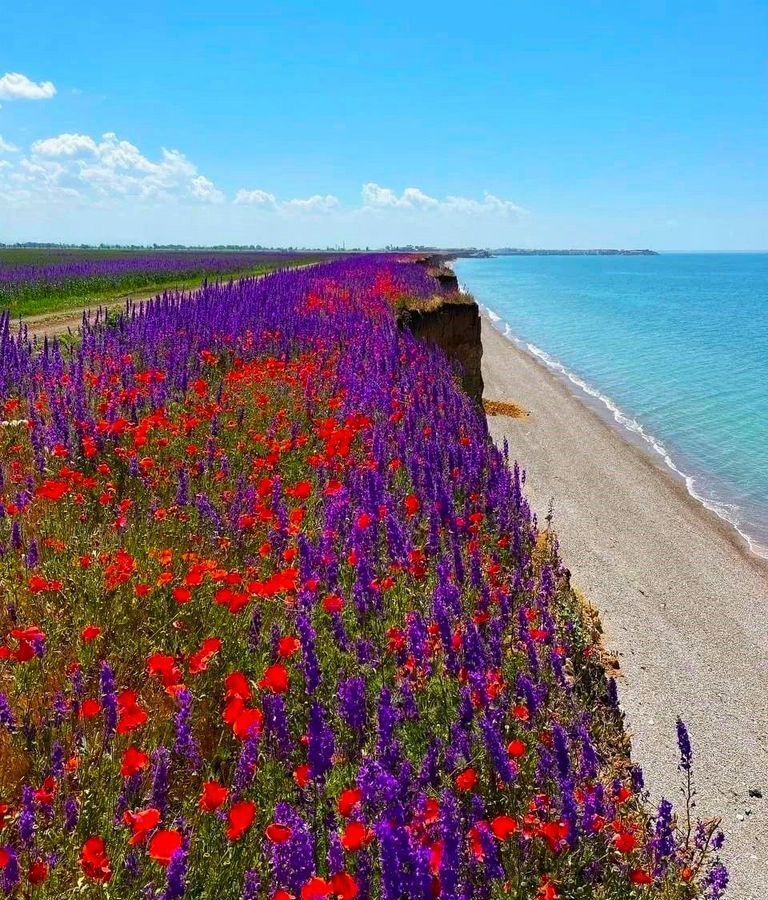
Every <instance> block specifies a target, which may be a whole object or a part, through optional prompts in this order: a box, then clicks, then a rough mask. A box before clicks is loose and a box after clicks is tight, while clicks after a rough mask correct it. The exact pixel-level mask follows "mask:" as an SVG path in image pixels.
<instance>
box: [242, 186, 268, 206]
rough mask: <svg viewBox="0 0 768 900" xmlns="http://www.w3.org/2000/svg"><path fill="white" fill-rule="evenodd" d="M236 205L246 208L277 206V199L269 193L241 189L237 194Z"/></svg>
mask: <svg viewBox="0 0 768 900" xmlns="http://www.w3.org/2000/svg"><path fill="white" fill-rule="evenodd" d="M235 203H238V204H243V205H246V206H277V197H275V195H274V194H269V193H267V191H259V190H255V191H247V190H245V189H244V188H241V189H240V190H239V191H238V192H237V193H236V194H235Z"/></svg>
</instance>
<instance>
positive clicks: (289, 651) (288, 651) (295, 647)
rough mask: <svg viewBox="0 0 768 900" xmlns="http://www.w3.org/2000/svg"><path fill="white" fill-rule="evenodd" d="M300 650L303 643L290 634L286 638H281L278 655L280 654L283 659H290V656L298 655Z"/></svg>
mask: <svg viewBox="0 0 768 900" xmlns="http://www.w3.org/2000/svg"><path fill="white" fill-rule="evenodd" d="M300 649H301V641H299V639H298V638H297V637H295V636H294V635H292V634H288V635H286V636H285V637H281V638H280V643H279V644H278V653H279V654H280V658H281V659H288V657H289V656H293V654H294V653H297V652H298V651H299V650H300Z"/></svg>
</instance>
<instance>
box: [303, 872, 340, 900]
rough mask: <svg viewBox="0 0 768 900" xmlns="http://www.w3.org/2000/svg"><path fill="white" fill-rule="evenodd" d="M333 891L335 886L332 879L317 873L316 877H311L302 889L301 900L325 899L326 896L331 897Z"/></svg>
mask: <svg viewBox="0 0 768 900" xmlns="http://www.w3.org/2000/svg"><path fill="white" fill-rule="evenodd" d="M332 892H333V887H332V885H331V883H330V881H326V880H325V879H324V878H319V877H318V876H317V875H316V876H315V877H314V878H310V879H309V881H308V882H307V883H306V884H305V885H304V887H303V888H302V889H301V900H323V898H324V897H330V896H331V893H332Z"/></svg>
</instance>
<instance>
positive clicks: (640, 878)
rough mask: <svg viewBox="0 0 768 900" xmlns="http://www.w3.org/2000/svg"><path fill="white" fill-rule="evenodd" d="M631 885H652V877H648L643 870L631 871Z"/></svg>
mask: <svg viewBox="0 0 768 900" xmlns="http://www.w3.org/2000/svg"><path fill="white" fill-rule="evenodd" d="M629 880H630V881H631V882H632V884H653V875H649V874H648V872H646V871H645V870H644V869H633V870H632V871H631V872H630V873H629Z"/></svg>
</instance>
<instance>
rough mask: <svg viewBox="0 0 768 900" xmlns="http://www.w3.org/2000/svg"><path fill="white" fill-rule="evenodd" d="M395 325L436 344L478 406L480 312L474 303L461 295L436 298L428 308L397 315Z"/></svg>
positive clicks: (479, 398)
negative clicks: (454, 364) (456, 367)
mask: <svg viewBox="0 0 768 900" xmlns="http://www.w3.org/2000/svg"><path fill="white" fill-rule="evenodd" d="M398 324H399V326H400V327H401V328H407V329H408V330H409V331H410V332H411V333H412V334H413V335H415V336H416V337H418V338H421V339H422V340H425V341H430V342H431V343H433V344H437V346H438V347H440V348H441V349H442V350H443V352H444V353H445V354H446V355H447V356H448V357H449V358H450V359H452V360H455V361H456V362H458V363H459V365H460V367H461V371H462V379H461V381H462V387H463V388H464V390H465V391H466V392H467V394H469V396H470V397H472V398H473V399H474V400H475V401H477V403H481V402H482V397H483V376H482V373H481V371H480V360H481V358H482V355H483V345H482V342H481V339H480V310H479V309H478V306H477V303H475V301H474V300H472V299H471V298H468V297H465V296H464V295H461V294H452V295H450V296H446V297H436V298H435V299H434V301H433V302H432V303H430V304H428V305H424V306H422V307H421V308H419V307H407V308H405V309H403V310H402V311H401V313H400V316H399V319H398Z"/></svg>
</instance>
